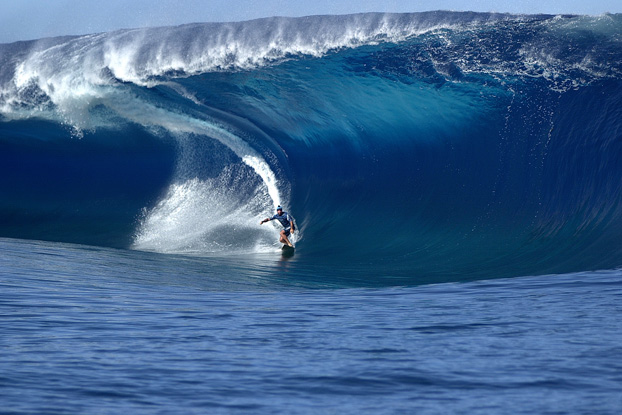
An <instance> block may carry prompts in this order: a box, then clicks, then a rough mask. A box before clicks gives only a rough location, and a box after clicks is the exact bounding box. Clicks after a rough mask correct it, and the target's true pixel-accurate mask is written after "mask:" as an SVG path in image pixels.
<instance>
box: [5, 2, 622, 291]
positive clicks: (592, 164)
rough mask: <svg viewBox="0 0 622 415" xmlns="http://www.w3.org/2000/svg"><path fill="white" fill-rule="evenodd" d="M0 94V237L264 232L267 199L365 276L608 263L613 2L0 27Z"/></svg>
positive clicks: (619, 212) (192, 250)
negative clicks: (508, 10) (24, 35)
mask: <svg viewBox="0 0 622 415" xmlns="http://www.w3.org/2000/svg"><path fill="white" fill-rule="evenodd" d="M0 113H1V116H0V117H1V118H0V121H1V122H0V149H1V152H0V177H1V179H0V191H1V192H2V195H3V197H2V199H1V201H0V236H9V237H20V238H35V239H47V240H53V241H65V242H78V243H87V244H94V245H104V246H113V247H125V248H133V249H140V250H150V251H157V252H163V253H182V254H210V255H218V254H220V253H231V252H234V253H250V252H261V251H270V250H274V246H275V245H274V243H275V240H276V239H277V238H278V231H277V229H276V228H275V227H272V226H271V225H264V226H262V227H260V226H258V223H259V220H260V219H262V218H263V217H266V216H268V215H270V214H271V213H272V211H273V209H274V206H275V205H277V204H283V205H285V206H286V208H287V210H289V211H290V213H293V214H294V216H295V217H296V219H297V223H298V226H299V228H300V229H301V232H300V234H299V235H298V250H297V252H298V253H297V255H304V256H307V257H310V258H312V257H316V258H318V261H321V262H323V263H329V264H330V263H332V262H334V263H335V264H337V265H338V264H343V263H344V261H348V262H347V263H357V264H365V266H369V267H370V268H369V269H375V270H381V271H374V272H375V273H377V274H383V275H405V276H408V277H412V278H414V279H416V278H418V277H419V276H423V275H425V276H427V277H430V276H434V275H444V276H447V275H463V276H464V275H467V276H488V277H490V276H513V275H524V274H533V273H553V272H570V271H582V270H590V269H597V268H612V267H617V266H620V265H622V245H621V244H620V243H619V241H620V235H622V203H621V202H622V184H621V180H620V177H622V162H621V160H622V15H603V16H600V17H584V16H540V15H538V16H513V15H499V14H477V13H453V12H430V13H417V14H375V13H371V14H360V15H348V16H316V17H306V18H269V19H260V20H254V21H249V22H241V23H226V24H213V23H212V24H193V25H184V26H179V27H166V28H150V29H140V30H124V31H117V32H112V33H104V34H97V35H90V36H80V37H63V38H53V39H43V40H39V41H33V42H19V43H13V44H5V45H0ZM374 267H375V268H374ZM370 272H371V271H370ZM374 272H371V273H374Z"/></svg>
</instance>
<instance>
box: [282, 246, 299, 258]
mask: <svg viewBox="0 0 622 415" xmlns="http://www.w3.org/2000/svg"><path fill="white" fill-rule="evenodd" d="M295 251H296V250H295V249H294V247H293V246H288V245H283V248H281V253H282V255H283V256H284V257H291V256H293V255H294V252H295Z"/></svg>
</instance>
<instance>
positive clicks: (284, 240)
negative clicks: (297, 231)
mask: <svg viewBox="0 0 622 415" xmlns="http://www.w3.org/2000/svg"><path fill="white" fill-rule="evenodd" d="M287 235H289V232H287V231H285V229H284V230H282V231H281V239H280V241H281V243H283V244H286V245H288V246H294V245H292V243H291V242H290V241H289V239H287Z"/></svg>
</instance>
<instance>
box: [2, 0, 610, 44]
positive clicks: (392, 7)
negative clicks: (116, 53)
mask: <svg viewBox="0 0 622 415" xmlns="http://www.w3.org/2000/svg"><path fill="white" fill-rule="evenodd" d="M426 10H463V11H464V10H470V11H496V12H511V13H530V14H533V13H551V14H560V13H575V14H591V15H597V14H602V13H605V12H610V13H621V12H622V1H620V0H565V1H562V0H471V1H465V0H462V1H458V0H358V1H352V0H348V1H345V0H311V1H310V0H0V43H6V42H13V41H17V40H27V39H38V38H42V37H48V36H58V35H68V34H85V33H96V32H104V31H110V30H115V29H121V28H132V27H144V26H167V25H177V24H183V23H193V22H214V21H239V20H249V19H254V18H258V17H267V16H304V15H312V14H345V13H357V12H368V11H382V12H417V11H426Z"/></svg>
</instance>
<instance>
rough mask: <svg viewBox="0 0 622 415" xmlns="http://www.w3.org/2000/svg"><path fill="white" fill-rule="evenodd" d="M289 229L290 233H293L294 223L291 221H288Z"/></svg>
mask: <svg viewBox="0 0 622 415" xmlns="http://www.w3.org/2000/svg"><path fill="white" fill-rule="evenodd" d="M289 229H290V232H291V233H294V221H293V220H290V221H289Z"/></svg>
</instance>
